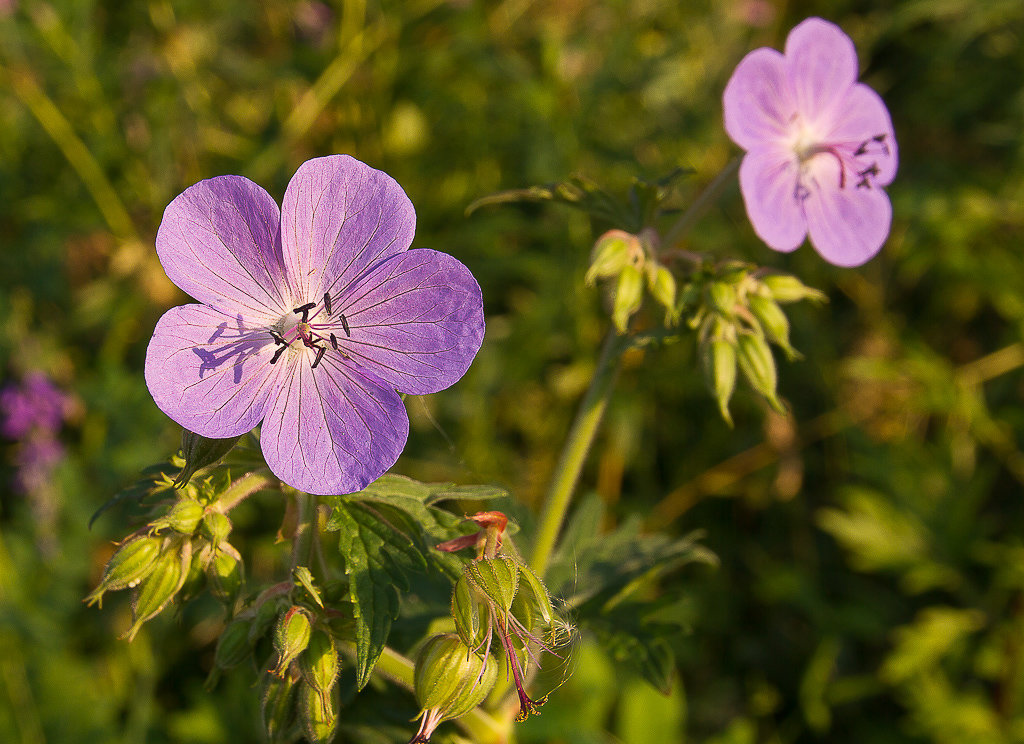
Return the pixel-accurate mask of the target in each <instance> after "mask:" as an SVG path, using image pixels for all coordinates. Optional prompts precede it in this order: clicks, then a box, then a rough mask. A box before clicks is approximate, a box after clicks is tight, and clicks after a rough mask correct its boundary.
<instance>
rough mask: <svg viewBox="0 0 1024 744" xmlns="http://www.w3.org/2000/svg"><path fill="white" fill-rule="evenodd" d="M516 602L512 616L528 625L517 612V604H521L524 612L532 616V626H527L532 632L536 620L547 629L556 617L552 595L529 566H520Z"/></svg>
mask: <svg viewBox="0 0 1024 744" xmlns="http://www.w3.org/2000/svg"><path fill="white" fill-rule="evenodd" d="M516 600H517V602H513V605H512V614H513V615H515V616H516V618H517V619H518V620H519V621H520V622H522V623H523V625H526V622H525V621H524V618H523V617H520V615H519V613H517V612H516V605H517V603H519V604H521V606H522V607H523V610H524V612H528V613H529V614H530V620H531V624H530V625H526V628H527V630H532V628H533V623H534V622H535V621H536V620H539V621H540V624H541V625H543V626H545V627H547V626H548V625H550V624H551V620H552V618H553V617H554V615H555V610H554V608H553V607H552V606H551V595H550V594H548V590H547V587H545V586H544V582H542V581H541V580H540V577H539V576H537V574H535V573H534V572H533V569H531V568H530V567H529V566H523V565H521V566H519V593H518V594H516Z"/></svg>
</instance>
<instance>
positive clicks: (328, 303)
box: [324, 292, 331, 315]
mask: <svg viewBox="0 0 1024 744" xmlns="http://www.w3.org/2000/svg"><path fill="white" fill-rule="evenodd" d="M324 307H325V308H327V314H328V315H330V314H331V295H330V293H329V292H324Z"/></svg>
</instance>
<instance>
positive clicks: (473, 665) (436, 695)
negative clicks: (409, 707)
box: [413, 634, 498, 721]
mask: <svg viewBox="0 0 1024 744" xmlns="http://www.w3.org/2000/svg"><path fill="white" fill-rule="evenodd" d="M488 662H489V663H488ZM497 667H498V665H497V664H496V663H495V662H494V661H493V659H490V658H485V657H482V656H480V655H479V654H478V653H476V652H475V651H472V650H471V649H470V648H469V647H468V646H466V644H464V643H463V642H462V641H461V640H460V639H459V637H458V636H455V635H451V634H446V635H437V636H434V637H433V638H431V639H429V640H428V641H427V642H426V643H425V644H424V645H423V648H422V649H421V650H420V654H419V656H418V657H417V660H416V670H415V672H414V674H413V689H414V691H415V693H416V700H417V702H419V704H420V708H422V709H423V710H430V709H437V710H438V711H439V712H440V713H441V715H440V716H439V717H438V720H439V721H441V720H447V719H449V718H458V717H459V716H461V715H464V714H465V713H467V712H468V711H470V710H471V709H473V708H475V707H476V706H477V705H479V704H480V703H481V702H483V700H484V698H486V697H487V695H488V694H489V693H490V691H491V688H492V687H494V682H495V680H496V679H497Z"/></svg>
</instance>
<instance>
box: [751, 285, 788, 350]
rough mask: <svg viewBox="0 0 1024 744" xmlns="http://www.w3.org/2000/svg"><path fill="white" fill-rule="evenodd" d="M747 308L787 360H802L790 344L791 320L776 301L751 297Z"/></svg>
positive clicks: (757, 296)
mask: <svg viewBox="0 0 1024 744" xmlns="http://www.w3.org/2000/svg"><path fill="white" fill-rule="evenodd" d="M747 307H748V308H749V309H750V312H751V313H752V314H753V316H754V317H755V318H757V321H758V323H760V324H761V328H762V329H763V330H764V333H765V335H766V336H767V337H768V340H769V341H771V342H772V343H774V344H777V345H778V346H779V348H781V349H782V350H783V352H785V354H786V358H787V359H789V360H790V361H793V360H795V359H800V358H801V356H800V352H798V351H797V350H796V349H794V348H793V347H792V346H791V345H790V343H789V318H787V317H786V313H784V312H783V311H782V308H781V307H779V305H778V303H777V302H776V301H775V300H773V299H771V298H769V297H762V296H760V295H750V296H748V297H747Z"/></svg>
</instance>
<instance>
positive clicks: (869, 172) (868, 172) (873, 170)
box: [857, 163, 878, 178]
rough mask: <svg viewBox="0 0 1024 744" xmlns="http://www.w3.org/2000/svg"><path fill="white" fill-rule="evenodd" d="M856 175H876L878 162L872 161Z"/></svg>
mask: <svg viewBox="0 0 1024 744" xmlns="http://www.w3.org/2000/svg"><path fill="white" fill-rule="evenodd" d="M857 175H858V176H864V177H865V178H866V177H867V176H877V175H878V163H872V164H871V165H869V166H868V167H867V168H865V169H864V170H862V171H859V172H858V173H857Z"/></svg>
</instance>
